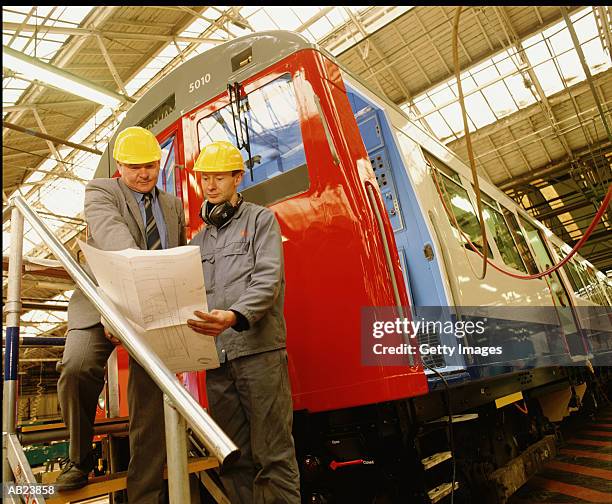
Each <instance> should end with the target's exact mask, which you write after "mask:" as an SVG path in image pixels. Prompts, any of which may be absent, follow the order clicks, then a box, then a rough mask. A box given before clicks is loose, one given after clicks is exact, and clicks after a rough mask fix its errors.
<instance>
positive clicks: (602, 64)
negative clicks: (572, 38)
mask: <svg viewBox="0 0 612 504" xmlns="http://www.w3.org/2000/svg"><path fill="white" fill-rule="evenodd" d="M582 51H583V52H584V54H585V55H588V56H586V60H587V65H588V67H589V70H591V72H592V73H593V74H596V73H600V72H605V71H606V70H608V69H609V68H610V67H611V66H612V64H611V60H610V55H608V54H607V53H606V52H605V51H604V50H603V48H602V47H601V42H600V41H599V38H595V39H593V40H591V41H589V42H586V43H585V44H583V45H582Z"/></svg>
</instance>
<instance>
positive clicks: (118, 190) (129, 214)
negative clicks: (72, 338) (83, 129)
mask: <svg viewBox="0 0 612 504" xmlns="http://www.w3.org/2000/svg"><path fill="white" fill-rule="evenodd" d="M158 197H159V203H160V206H161V209H162V212H163V214H164V220H165V221H166V229H167V232H168V247H169V248H170V247H177V246H179V245H185V244H186V243H187V241H186V239H185V213H184V211H183V203H182V202H181V200H180V199H179V198H177V197H176V196H173V195H171V194H168V193H166V192H164V191H159V193H158ZM85 221H86V222H87V226H88V237H87V243H88V244H89V245H92V246H93V247H96V248H99V249H101V250H123V249H126V248H136V249H146V236H145V232H144V224H143V222H142V215H141V213H140V209H139V208H138V203H136V199H135V198H134V195H133V194H132V192H131V191H130V189H129V188H128V187H127V186H126V185H125V183H124V182H123V180H121V179H120V178H112V179H94V180H92V181H90V182H89V183H88V184H87V187H86V188H85ZM85 269H86V270H87V272H88V273H89V274H90V276H92V277H93V275H92V274H91V271H90V270H89V268H87V267H86V268H85ZM99 322H100V313H99V312H98V310H96V309H95V307H94V306H93V304H91V302H90V301H89V300H88V299H87V298H86V297H85V295H84V294H83V293H82V292H81V291H80V290H79V289H76V290H75V291H74V294H73V295H72V297H71V299H70V303H69V304H68V330H70V329H86V328H88V327H92V326H94V325H96V324H98V323H99Z"/></svg>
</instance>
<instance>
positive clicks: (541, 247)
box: [519, 215, 588, 358]
mask: <svg viewBox="0 0 612 504" xmlns="http://www.w3.org/2000/svg"><path fill="white" fill-rule="evenodd" d="M519 219H520V221H521V225H522V227H523V229H524V230H525V233H526V236H527V241H528V242H529V243H530V244H531V248H532V250H533V251H534V257H535V260H536V263H537V265H538V267H539V268H540V271H545V270H547V269H548V268H550V266H551V265H553V264H555V261H553V259H552V256H551V254H550V252H549V251H548V248H547V247H546V243H545V240H544V237H543V236H542V232H541V231H540V230H539V229H537V228H536V227H534V226H533V225H532V224H531V223H530V222H529V221H527V220H526V219H524V218H523V217H521V216H520V215H519ZM545 280H546V282H547V283H548V288H549V290H550V292H551V296H552V297H553V302H554V304H555V308H556V310H557V313H558V314H559V321H560V323H561V326H562V327H563V332H564V333H565V339H566V341H567V345H568V349H569V352H570V355H571V356H572V357H575V358H583V357H585V356H586V355H587V353H588V352H587V350H586V348H585V346H584V342H583V340H582V338H581V336H580V331H579V330H578V325H577V321H576V317H575V313H574V310H573V304H572V302H571V298H570V296H569V294H568V291H567V288H566V286H565V284H564V283H563V281H562V280H561V276H560V275H559V273H558V272H557V271H555V272H553V273H552V274H551V275H548V276H547V277H545Z"/></svg>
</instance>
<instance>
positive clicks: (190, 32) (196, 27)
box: [179, 18, 210, 37]
mask: <svg viewBox="0 0 612 504" xmlns="http://www.w3.org/2000/svg"><path fill="white" fill-rule="evenodd" d="M209 26H210V22H208V21H206V20H205V19H202V18H196V20H195V21H194V22H193V23H191V24H190V25H189V26H188V27H187V28H185V29H184V30H183V31H182V32H181V34H180V35H179V36H180V37H193V36H197V35H199V34H200V33H202V32H203V31H204V30H206V29H207V28H208V27H209Z"/></svg>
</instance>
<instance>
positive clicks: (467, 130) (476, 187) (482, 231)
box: [453, 6, 489, 280]
mask: <svg viewBox="0 0 612 504" xmlns="http://www.w3.org/2000/svg"><path fill="white" fill-rule="evenodd" d="M461 8H462V7H461V6H458V7H457V11H456V12H455V20H454V23H453V63H454V65H455V79H456V80H457V90H458V91H459V105H461V116H462V118H463V131H464V133H465V146H466V147H467V152H468V158H469V160H470V167H471V169H472V179H473V181H474V182H473V183H474V192H475V193H476V205H477V207H478V219H479V220H480V234H481V235H482V244H483V247H482V249H483V252H484V253H483V254H482V274H481V275H480V276H478V275H476V278H477V279H478V280H483V279H484V278H485V276H486V275H487V264H488V262H489V261H488V254H489V251H488V248H489V247H488V246H487V230H486V226H485V221H484V219H483V217H482V200H481V197H480V185H479V183H478V173H477V172H476V161H475V160H474V151H473V150H472V138H471V137H470V128H469V126H468V118H467V112H466V110H465V100H464V98H463V86H462V85H461V75H460V73H461V72H460V68H459V49H458V40H459V16H460V15H461Z"/></svg>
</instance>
